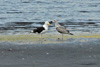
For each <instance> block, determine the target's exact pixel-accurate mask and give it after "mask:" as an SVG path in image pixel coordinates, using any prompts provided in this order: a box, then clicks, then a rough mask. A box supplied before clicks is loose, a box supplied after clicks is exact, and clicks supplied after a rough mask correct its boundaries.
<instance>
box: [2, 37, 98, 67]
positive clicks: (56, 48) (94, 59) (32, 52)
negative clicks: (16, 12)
mask: <svg viewBox="0 0 100 67" xmlns="http://www.w3.org/2000/svg"><path fill="white" fill-rule="evenodd" d="M98 36H99V35H98ZM98 36H97V37H94V38H93V36H91V37H92V38H89V37H88V38H86V37H84V38H82V36H81V37H80V38H69V39H67V40H64V41H60V40H56V43H55V42H54V41H53V43H52V40H50V42H51V43H50V42H47V43H45V42H44V43H41V44H39V43H32V42H31V43H30V42H27V43H25V41H22V42H20V41H17V42H16V41H14V42H12V41H1V42H0V67H66V66H67V67H99V66H100V64H99V63H100V50H99V49H100V38H99V37H98ZM13 37H15V36H13ZM8 38H9V37H8ZM57 42H58V43H57Z"/></svg>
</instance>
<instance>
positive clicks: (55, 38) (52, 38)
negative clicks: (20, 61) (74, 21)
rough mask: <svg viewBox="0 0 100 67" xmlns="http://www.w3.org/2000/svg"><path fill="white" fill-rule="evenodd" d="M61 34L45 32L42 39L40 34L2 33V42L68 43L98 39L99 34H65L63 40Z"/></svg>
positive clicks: (0, 36) (0, 39)
mask: <svg viewBox="0 0 100 67" xmlns="http://www.w3.org/2000/svg"><path fill="white" fill-rule="evenodd" d="M61 36H62V35H61V34H43V35H42V38H41V39H40V35H39V34H29V35H0V42H12V43H13V42H14V43H23V44H25V43H32V44H39V43H40V44H41V43H42V44H49V43H66V42H69V41H75V40H78V39H82V41H86V40H87V39H98V38H100V35H99V34H77V35H64V36H63V40H62V38H61Z"/></svg>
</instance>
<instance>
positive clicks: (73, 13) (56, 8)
mask: <svg viewBox="0 0 100 67" xmlns="http://www.w3.org/2000/svg"><path fill="white" fill-rule="evenodd" d="M53 19H57V20H58V22H59V23H61V24H62V23H63V24H64V25H65V26H68V28H69V29H70V30H71V31H78V32H79V31H82V32H84V31H85V32H91V30H92V31H93V30H94V32H95V31H100V28H99V26H100V0H61V1H58V0H0V29H1V30H0V33H1V34H8V33H9V34H11V33H12V32H13V33H15V32H17V33H18V32H20V31H23V32H28V31H30V30H32V29H33V28H35V27H39V26H41V25H42V24H43V22H44V21H46V20H48V21H51V20H53ZM53 26H54V25H51V27H52V29H51V30H52V31H55V30H54V27H53ZM90 28H91V29H90ZM12 30H13V31H12ZM5 32H6V33H5Z"/></svg>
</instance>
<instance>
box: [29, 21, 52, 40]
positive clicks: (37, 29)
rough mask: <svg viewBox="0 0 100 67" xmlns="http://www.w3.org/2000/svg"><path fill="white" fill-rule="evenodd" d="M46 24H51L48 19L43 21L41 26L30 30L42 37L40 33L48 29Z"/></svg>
mask: <svg viewBox="0 0 100 67" xmlns="http://www.w3.org/2000/svg"><path fill="white" fill-rule="evenodd" d="M48 25H51V24H50V23H49V22H48V21H45V23H44V25H43V26H42V27H38V28H36V29H34V30H32V31H31V32H32V33H39V34H40V35H41V36H40V38H42V34H43V33H45V32H47V31H48Z"/></svg>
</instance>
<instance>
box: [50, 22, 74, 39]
mask: <svg viewBox="0 0 100 67" xmlns="http://www.w3.org/2000/svg"><path fill="white" fill-rule="evenodd" d="M52 22H53V23H55V27H56V30H57V31H58V32H59V33H61V34H62V40H63V34H69V35H73V34H72V33H70V31H69V30H68V29H66V27H65V26H62V25H60V24H59V23H58V22H57V20H53V21H52Z"/></svg>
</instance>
